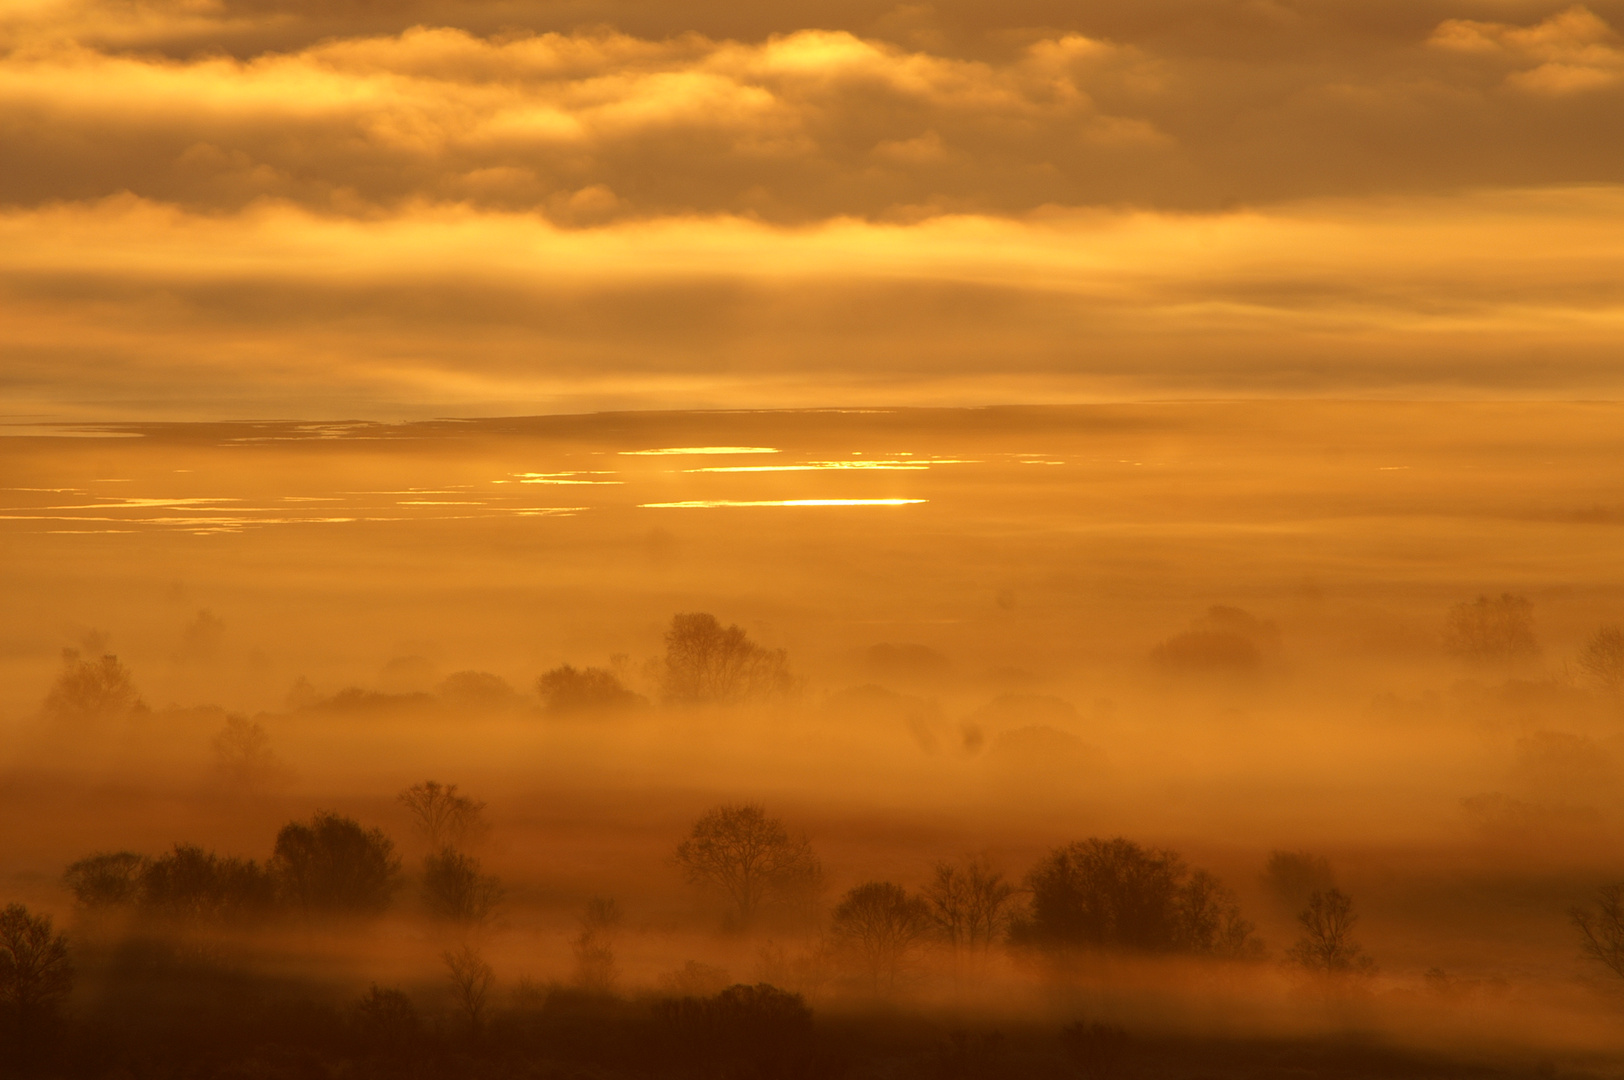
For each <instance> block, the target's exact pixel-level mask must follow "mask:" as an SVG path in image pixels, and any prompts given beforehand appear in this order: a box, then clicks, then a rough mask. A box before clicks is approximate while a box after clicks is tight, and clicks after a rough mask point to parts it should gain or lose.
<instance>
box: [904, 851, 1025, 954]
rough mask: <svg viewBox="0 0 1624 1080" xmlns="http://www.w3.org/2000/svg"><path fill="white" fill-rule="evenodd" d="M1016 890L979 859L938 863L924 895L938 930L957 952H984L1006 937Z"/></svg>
mask: <svg viewBox="0 0 1624 1080" xmlns="http://www.w3.org/2000/svg"><path fill="white" fill-rule="evenodd" d="M1015 893H1016V889H1015V886H1014V885H1012V884H1010V883H1009V882H1007V881H1005V880H1004V875H1003V874H1001V873H999V872H997V871H995V870H993V869H992V867H990V866H988V865H987V862H986V860H984V859H979V858H977V859H967V860H965V862H964V863H963V865H961V866H954V865H953V864H952V863H946V862H939V863H937V864H936V865H935V867H934V868H933V870H932V877H931V880H930V884H928V885H926V886H925V889H924V898H925V902H926V903H927V904H928V905H929V906H930V915H931V922H932V923H933V925H934V926H935V928H936V931H937V933H938V934H939V935H940V936H941V938H942V940H943V941H945V942H946V943H947V944H948V946H949V947H950V948H951V949H952V950H953V951H954V953H955V955H957V954H959V953H961V952H966V951H968V952H972V953H984V952H986V951H987V950H989V949H991V948H992V946H993V944H994V943H996V942H997V941H999V940H1000V939H1001V938H1002V937H1003V935H1004V931H1005V929H1006V927H1007V926H1008V923H1009V918H1010V911H1009V907H1010V903H1011V901H1012V900H1013V899H1014V897H1015Z"/></svg>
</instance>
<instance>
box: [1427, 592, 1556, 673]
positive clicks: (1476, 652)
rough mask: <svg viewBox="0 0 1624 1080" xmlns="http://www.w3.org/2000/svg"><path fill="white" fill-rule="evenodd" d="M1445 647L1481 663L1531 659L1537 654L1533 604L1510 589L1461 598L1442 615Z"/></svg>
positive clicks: (1503, 663)
mask: <svg viewBox="0 0 1624 1080" xmlns="http://www.w3.org/2000/svg"><path fill="white" fill-rule="evenodd" d="M1444 647H1445V648H1446V649H1448V650H1449V652H1450V653H1452V654H1453V655H1455V656H1458V657H1460V658H1461V659H1463V660H1465V661H1466V662H1467V663H1470V664H1475V665H1478V666H1480V667H1508V666H1510V665H1513V664H1518V663H1521V662H1523V661H1526V660H1532V659H1533V658H1534V657H1536V656H1538V655H1539V643H1538V641H1536V640H1535V638H1534V607H1533V605H1532V604H1530V603H1529V602H1528V598H1527V597H1523V596H1513V595H1512V594H1511V593H1501V594H1500V595H1499V596H1479V597H1478V598H1477V599H1476V600H1466V601H1462V602H1461V603H1458V604H1456V605H1455V606H1454V607H1452V608H1450V609H1449V614H1448V615H1447V616H1446V617H1445V619H1444Z"/></svg>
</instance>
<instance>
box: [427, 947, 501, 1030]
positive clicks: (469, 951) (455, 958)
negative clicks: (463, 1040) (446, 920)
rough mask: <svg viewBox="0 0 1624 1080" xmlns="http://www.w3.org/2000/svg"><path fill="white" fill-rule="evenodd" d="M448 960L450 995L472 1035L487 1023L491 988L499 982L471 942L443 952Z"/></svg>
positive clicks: (446, 964)
mask: <svg viewBox="0 0 1624 1080" xmlns="http://www.w3.org/2000/svg"><path fill="white" fill-rule="evenodd" d="M441 960H442V961H443V962H444V963H445V968H446V979H447V981H448V982H449V983H450V984H451V997H452V1001H453V1002H454V1003H455V1006H456V1009H457V1012H458V1013H460V1014H461V1016H462V1019H463V1021H464V1022H465V1023H466V1024H467V1025H468V1032H469V1034H470V1035H478V1034H479V1031H480V1029H481V1028H482V1027H484V1025H485V1010H486V1007H487V1006H488V1005H489V1004H490V996H491V988H492V987H493V986H495V985H496V973H495V972H494V971H492V970H491V966H490V965H489V964H487V963H486V962H485V958H484V957H483V956H481V955H480V954H479V952H478V951H477V950H475V949H474V948H473V946H471V945H463V946H462V947H461V948H458V949H454V950H449V951H447V952H445V953H443V954H442V955H441Z"/></svg>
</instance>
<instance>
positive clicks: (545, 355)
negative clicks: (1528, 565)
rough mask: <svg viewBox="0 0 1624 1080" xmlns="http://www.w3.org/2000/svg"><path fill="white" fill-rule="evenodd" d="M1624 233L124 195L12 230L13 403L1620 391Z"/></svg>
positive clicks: (126, 406) (1390, 217)
mask: <svg viewBox="0 0 1624 1080" xmlns="http://www.w3.org/2000/svg"><path fill="white" fill-rule="evenodd" d="M1620 221H1624V188H1618V187H1611V188H1584V189H1571V190H1566V191H1550V190H1542V191H1532V192H1515V193H1506V192H1502V193H1497V194H1488V193H1486V194H1483V195H1479V196H1475V197H1472V198H1464V199H1463V198H1457V199H1449V200H1441V199H1436V198H1434V199H1422V200H1395V201H1391V202H1389V203H1387V204H1385V205H1384V206H1382V207H1376V208H1373V207H1371V206H1369V205H1368V204H1365V203H1361V202H1322V203H1313V204H1302V205H1297V206H1292V207H1283V208H1278V209H1276V210H1274V211H1270V212H1258V211H1245V212H1233V213H1220V214H1205V215H1188V214H1165V213H1147V212H1120V211H1119V212H1104V211H1052V212H1050V213H1047V214H1044V215H1040V216H1036V217H1032V218H1028V219H1025V220H1011V219H1007V218H995V217H987V216H979V215H970V216H948V217H938V218H933V219H931V220H929V221H926V222H921V223H915V224H898V223H890V224H885V223H872V222H864V221H860V220H855V219H843V220H837V221H831V222H828V223H825V224H823V225H820V226H816V227H812V228H803V229H793V230H786V229H782V228H777V227H773V226H770V225H767V224H764V223H761V222H755V221H750V220H747V219H743V218H738V217H726V218H715V217H685V218H667V219H662V220H659V221H643V222H621V223H618V224H612V225H600V226H595V227H591V228H564V227H560V226H558V225H555V224H553V223H551V222H550V221H548V220H547V219H546V218H544V217H542V216H540V215H536V214H528V213H525V214H519V213H494V212H489V211H480V210H476V209H473V208H469V207H426V206H419V207H413V208H410V209H409V210H408V211H407V212H403V213H402V214H400V215H398V216H394V217H389V218H375V219H369V220H355V219H345V218H337V217H333V216H330V215H326V216H324V215H316V214H312V213H310V212H309V211H307V210H304V209H301V208H299V207H297V206H293V205H290V204H285V203H284V204H260V205H257V206H255V207H254V208H252V209H250V210H248V211H246V212H244V213H241V214H234V215H228V216H220V215H198V214H192V213H188V212H186V211H183V210H180V209H177V208H174V207H168V206H163V205H161V204H156V203H152V202H150V201H143V200H137V199H133V198H130V197H122V198H116V199H111V200H107V201H104V202H101V203H96V204H88V205H75V206H58V207H53V208H48V209H39V210H23V211H14V212H12V213H10V214H8V215H5V216H4V217H3V218H0V318H3V321H4V324H5V325H6V326H7V328H8V329H7V336H8V356H9V357H10V358H11V359H10V362H9V363H8V365H7V372H6V376H5V378H6V383H7V387H6V392H7V396H8V398H10V399H11V400H13V401H18V402H24V401H39V402H48V401H51V400H55V401H58V402H61V401H68V400H73V401H76V402H77V404H76V405H75V408H76V409H78V410H81V411H83V410H86V409H89V410H91V411H95V409H97V408H100V409H103V410H104V411H110V412H115V413H116V412H120V411H129V410H132V409H135V410H139V409H141V408H144V407H146V406H145V405H144V404H143V403H144V402H148V401H152V400H166V395H167V400H168V401H169V403H170V407H172V408H179V409H181V410H182V411H184V410H186V409H197V410H201V411H205V412H209V411H210V410H212V411H213V412H215V413H217V412H219V411H222V410H223V411H228V412H230V411H233V410H235V411H238V412H248V413H251V414H259V415H263V414H264V413H265V412H266V411H280V412H281V413H283V414H287V413H289V412H294V413H298V414H307V413H308V412H309V411H310V410H311V409H312V408H315V407H317V405H318V404H319V405H320V407H322V408H323V409H325V410H327V411H332V410H335V409H336V410H340V411H342V412H344V413H345V414H346V415H349V414H354V413H357V412H362V413H365V414H367V415H376V414H377V413H378V411H379V410H380V409H381V410H383V411H386V412H387V411H388V410H389V409H402V410H405V411H407V412H412V411H418V412H421V411H424V410H428V411H442V412H443V411H445V410H447V409H458V408H461V409H465V410H467V409H473V410H483V411H490V410H493V409H494V410H496V411H523V408H585V407H608V406H611V405H613V406H625V405H632V404H636V405H641V406H650V405H656V404H666V405H670V404H686V405H720V404H733V405H738V404H756V405H759V404H788V403H792V402H795V401H798V400H805V397H806V395H814V397H813V400H816V401H817V402H819V403H822V404H830V403H839V402H841V401H849V400H854V399H865V398H866V399H869V400H873V399H874V398H875V397H878V398H880V399H883V400H888V401H941V400H955V401H970V400H1019V399H1021V398H1022V397H1023V396H1025V395H1028V394H1038V395H1040V396H1054V395H1057V394H1058V395H1062V396H1096V395H1108V396H1118V397H1134V396H1144V395H1150V396H1168V395H1172V396H1192V395H1193V396H1211V395H1237V394H1239V395H1247V396H1250V395H1257V394H1264V393H1280V392H1285V393H1357V394H1363V393H1423V394H1435V393H1454V394H1459V393H1461V392H1463V391H1468V392H1470V393H1478V394H1481V393H1490V394H1508V393H1509V394H1521V393H1527V392H1529V391H1530V390H1533V391H1536V392H1540V393H1557V394H1561V395H1568V396H1572V395H1581V396H1582V395H1585V394H1593V393H1617V392H1618V391H1619V390H1620V389H1624V388H1621V387H1620V386H1619V385H1618V383H1619V377H1618V373H1617V365H1616V362H1615V361H1614V359H1613V358H1614V357H1616V354H1617V348H1618V346H1619V344H1620V335H1621V332H1624V287H1621V286H1620V285H1619V282H1621V281H1624V264H1621V256H1620V255H1619V252H1621V251H1624V232H1621V227H1620V225H1619V224H1618V223H1619V222H1620ZM1604 222H1606V223H1610V224H1606V225H1600V226H1599V225H1598V223H1604ZM177 395H178V397H177ZM180 398H186V399H188V400H187V401H185V402H184V403H181V404H177V402H178V401H179V399H180ZM98 403H99V404H98ZM341 404H342V408H340V405H341ZM504 405H505V406H506V408H503V406H504ZM205 406H207V408H205ZM211 414H212V413H211Z"/></svg>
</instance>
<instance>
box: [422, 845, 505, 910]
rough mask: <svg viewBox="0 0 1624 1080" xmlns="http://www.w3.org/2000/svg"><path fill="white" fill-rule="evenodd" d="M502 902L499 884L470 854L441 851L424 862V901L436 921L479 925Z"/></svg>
mask: <svg viewBox="0 0 1624 1080" xmlns="http://www.w3.org/2000/svg"><path fill="white" fill-rule="evenodd" d="M501 899H502V883H501V881H500V880H498V879H497V878H496V877H494V876H492V875H490V874H485V873H482V872H481V868H480V865H479V860H478V859H476V858H474V857H473V856H471V855H465V854H463V853H462V852H460V851H457V850H455V849H453V848H441V849H440V850H439V851H438V852H436V853H435V854H433V855H430V856H429V857H428V858H427V859H425V860H424V862H423V900H424V903H425V904H426V905H427V907H428V910H429V914H431V915H433V916H434V917H435V918H439V919H446V920H448V921H451V922H458V923H466V924H470V925H479V924H481V923H484V922H485V921H486V920H487V919H489V918H490V917H491V916H492V915H493V914H494V913H495V911H496V906H497V904H498V903H500V902H501Z"/></svg>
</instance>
